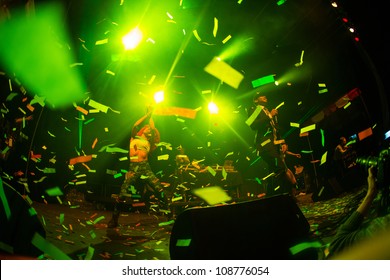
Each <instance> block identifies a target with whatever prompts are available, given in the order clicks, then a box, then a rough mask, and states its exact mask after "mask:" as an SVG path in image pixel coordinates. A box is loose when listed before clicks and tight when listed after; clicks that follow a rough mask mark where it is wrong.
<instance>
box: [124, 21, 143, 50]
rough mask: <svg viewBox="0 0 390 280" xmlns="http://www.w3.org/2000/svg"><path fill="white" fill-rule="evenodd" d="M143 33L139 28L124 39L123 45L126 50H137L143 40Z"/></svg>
mask: <svg viewBox="0 0 390 280" xmlns="http://www.w3.org/2000/svg"><path fill="white" fill-rule="evenodd" d="M142 36H143V35H142V31H141V30H140V29H139V28H138V26H137V27H135V28H134V29H132V30H131V31H130V32H129V33H127V34H126V35H125V36H123V37H122V43H123V45H124V46H125V49H126V50H133V49H135V48H136V47H137V46H138V45H139V43H140V42H141V40H142Z"/></svg>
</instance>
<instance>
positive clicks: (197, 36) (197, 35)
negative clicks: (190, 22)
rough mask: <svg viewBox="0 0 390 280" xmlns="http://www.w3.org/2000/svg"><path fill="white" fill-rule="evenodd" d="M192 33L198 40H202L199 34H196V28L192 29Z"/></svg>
mask: <svg viewBox="0 0 390 280" xmlns="http://www.w3.org/2000/svg"><path fill="white" fill-rule="evenodd" d="M192 33H193V34H194V36H195V38H196V39H197V40H198V41H199V42H200V41H202V39H201V38H200V37H199V34H198V31H197V30H193V31H192Z"/></svg>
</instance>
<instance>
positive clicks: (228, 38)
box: [222, 35, 232, 44]
mask: <svg viewBox="0 0 390 280" xmlns="http://www.w3.org/2000/svg"><path fill="white" fill-rule="evenodd" d="M231 38H232V35H228V36H227V37H226V38H225V39H223V41H222V44H226V42H227V41H229V40H230V39H231Z"/></svg>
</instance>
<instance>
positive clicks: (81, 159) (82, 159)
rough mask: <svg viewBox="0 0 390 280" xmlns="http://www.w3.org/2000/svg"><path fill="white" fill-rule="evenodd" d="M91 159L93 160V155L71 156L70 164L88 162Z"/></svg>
mask: <svg viewBox="0 0 390 280" xmlns="http://www.w3.org/2000/svg"><path fill="white" fill-rule="evenodd" d="M91 160H92V155H88V156H79V157H75V158H71V159H70V160H69V164H70V165H75V164H76V163H81V162H88V161H91Z"/></svg>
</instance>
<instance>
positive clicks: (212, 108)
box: [208, 101, 219, 115]
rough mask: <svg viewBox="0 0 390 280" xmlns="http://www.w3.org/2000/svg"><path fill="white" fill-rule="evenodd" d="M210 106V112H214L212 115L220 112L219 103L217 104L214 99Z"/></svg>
mask: <svg viewBox="0 0 390 280" xmlns="http://www.w3.org/2000/svg"><path fill="white" fill-rule="evenodd" d="M208 108H209V112H210V114H212V115H216V114H218V112H219V108H218V106H217V104H215V103H214V102H212V101H211V102H210V103H209V105H208Z"/></svg>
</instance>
